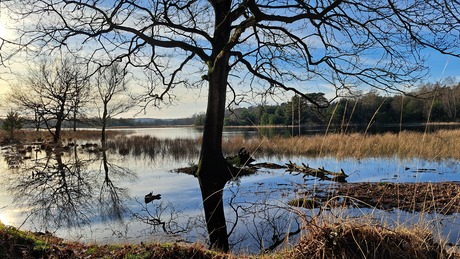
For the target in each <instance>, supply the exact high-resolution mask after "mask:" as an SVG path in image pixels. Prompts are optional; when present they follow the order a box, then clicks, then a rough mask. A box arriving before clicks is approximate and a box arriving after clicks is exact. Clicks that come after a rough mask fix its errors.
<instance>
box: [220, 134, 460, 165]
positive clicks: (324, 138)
mask: <svg viewBox="0 0 460 259" xmlns="http://www.w3.org/2000/svg"><path fill="white" fill-rule="evenodd" d="M459 139H460V130H440V131H437V132H434V133H430V134H424V133H416V132H406V131H403V132H401V133H384V134H376V135H363V134H358V133H354V134H328V135H314V136H301V137H291V138H283V137H274V138H270V139H268V138H265V137H263V138H253V139H244V138H242V137H237V138H232V139H229V140H226V141H225V142H224V148H225V153H235V152H237V151H238V150H239V149H240V148H241V147H245V148H246V149H247V150H249V151H250V152H255V153H256V154H260V155H282V156H296V155H299V156H311V157H318V156H319V157H320V156H333V157H338V158H364V157H392V156H398V157H401V158H413V157H418V158H425V159H447V158H453V159H460V141H458V140H459Z"/></svg>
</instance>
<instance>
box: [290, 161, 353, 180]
mask: <svg viewBox="0 0 460 259" xmlns="http://www.w3.org/2000/svg"><path fill="white" fill-rule="evenodd" d="M286 168H287V169H286V171H288V172H290V173H292V172H298V173H301V174H304V175H303V176H302V177H303V178H305V177H307V176H313V177H317V178H319V179H321V180H328V181H335V182H346V178H347V177H348V175H347V174H345V172H344V171H343V169H340V172H333V171H329V170H326V169H324V167H320V168H317V169H316V168H312V167H310V166H308V165H305V164H304V163H302V165H301V166H300V165H297V164H296V163H292V161H290V160H289V163H287V164H286Z"/></svg>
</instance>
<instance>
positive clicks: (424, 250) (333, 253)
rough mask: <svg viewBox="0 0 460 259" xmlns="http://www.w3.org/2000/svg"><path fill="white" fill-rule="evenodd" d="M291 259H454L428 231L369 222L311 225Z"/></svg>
mask: <svg viewBox="0 0 460 259" xmlns="http://www.w3.org/2000/svg"><path fill="white" fill-rule="evenodd" d="M305 231H306V233H304V234H303V235H302V238H301V240H300V242H299V243H298V244H297V245H295V246H294V247H293V248H292V249H290V250H288V251H287V252H286V257H289V258H343V259H348V258H350V259H351V258H382V259H387V258H405V259H409V258H453V255H452V254H450V253H448V252H447V251H446V249H445V246H444V245H443V244H440V243H438V242H436V241H435V240H434V238H433V235H432V234H431V232H430V231H429V230H428V229H427V228H423V227H420V226H414V227H404V226H401V225H400V226H397V227H388V226H382V225H380V224H375V222H373V221H372V220H370V219H366V218H364V219H363V218H359V219H358V218H355V219H350V218H346V219H344V218H334V219H327V220H322V221H321V222H316V224H309V226H307V227H306V228H305Z"/></svg>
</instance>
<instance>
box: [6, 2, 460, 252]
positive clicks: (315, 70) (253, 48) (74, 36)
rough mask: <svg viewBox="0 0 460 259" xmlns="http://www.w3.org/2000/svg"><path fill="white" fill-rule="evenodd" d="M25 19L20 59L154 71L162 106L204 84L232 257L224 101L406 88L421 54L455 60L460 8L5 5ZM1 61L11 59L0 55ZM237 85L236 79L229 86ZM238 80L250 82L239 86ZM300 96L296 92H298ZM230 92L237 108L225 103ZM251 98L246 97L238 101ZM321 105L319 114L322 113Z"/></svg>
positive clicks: (213, 224) (209, 211)
mask: <svg viewBox="0 0 460 259" xmlns="http://www.w3.org/2000/svg"><path fill="white" fill-rule="evenodd" d="M4 5H5V7H6V8H7V9H8V10H9V12H8V13H9V14H10V15H11V16H14V17H12V18H17V19H23V21H28V22H24V24H25V25H24V27H21V28H18V30H19V39H18V40H17V41H13V40H10V41H4V42H3V48H5V50H9V49H10V47H6V46H11V44H13V45H14V44H15V45H16V46H18V50H28V51H31V52H32V51H37V50H38V51H51V52H52V51H56V50H59V49H63V48H65V49H67V50H70V51H75V52H76V51H78V52H82V50H84V51H85V53H87V54H88V57H89V60H94V59H95V58H98V59H101V58H107V57H111V58H112V59H111V61H109V62H108V64H98V67H99V68H100V67H103V66H108V65H110V64H111V63H113V62H115V61H118V60H123V61H126V62H127V64H129V65H131V66H132V67H133V68H140V69H143V70H150V71H152V72H153V73H154V75H156V77H157V78H158V81H159V82H161V84H159V85H152V87H150V88H148V92H147V94H146V96H145V99H146V100H147V102H148V103H149V104H153V105H159V104H161V103H162V102H165V101H169V100H170V98H172V97H174V95H173V92H174V90H175V88H176V87H178V86H204V85H205V84H206V85H207V89H208V103H207V110H206V118H205V123H204V132H203V141H202V147H201V154H200V160H199V166H198V172H197V175H198V179H199V183H200V186H201V191H202V197H203V202H204V209H205V216H206V222H207V228H208V232H209V237H210V242H211V246H212V247H214V248H217V249H221V250H228V237H227V228H226V222H225V216H224V210H223V206H222V189H223V188H224V186H225V184H226V182H227V181H228V180H229V179H230V178H231V177H232V176H233V170H232V168H231V166H229V165H228V164H227V163H226V161H225V159H224V155H223V153H222V131H223V120H224V112H225V108H226V105H227V101H229V102H230V103H233V102H236V101H238V100H240V99H237V94H241V93H248V92H253V93H256V94H257V93H262V94H263V96H270V95H271V94H279V93H280V92H282V91H292V92H294V93H296V94H298V95H300V96H302V97H304V98H306V99H307V100H309V101H310V102H312V103H314V100H312V99H311V98H310V97H309V96H308V95H306V94H305V93H306V92H307V91H308V88H307V89H305V88H304V87H300V86H301V85H305V84H302V82H312V81H316V82H321V83H329V84H330V85H332V86H334V87H335V88H336V93H337V95H339V94H340V93H341V92H343V91H352V90H353V88H354V87H356V86H370V87H374V88H378V89H384V90H396V91H398V89H400V86H402V85H404V84H406V85H407V84H411V83H412V82H413V81H414V80H417V79H419V78H421V77H422V76H424V75H425V74H426V67H425V66H424V64H425V63H424V62H425V59H426V56H425V55H424V52H423V51H424V50H425V49H430V50H435V51H438V52H440V53H443V54H448V55H453V56H458V55H459V53H458V51H459V48H458V47H459V46H458V45H459V44H458V34H459V26H458V24H459V18H458V17H460V13H459V12H460V8H459V3H458V2H457V1H441V0H413V1H396V0H388V1H376V0H370V1H358V0H348V1H346V0H318V1H301V0H284V1H268V0H260V1H255V0H233V1H232V0H208V1H203V0H171V1H135V0H117V1H109V0H99V1H94V0H76V1H66V0H38V1H37V0H34V1H32V0H21V1H9V2H5V3H4ZM0 55H2V56H1V57H0V60H5V59H7V58H8V57H9V56H8V54H0ZM230 76H232V77H230ZM240 79H241V81H243V82H240ZM297 86H299V87H297ZM228 90H231V93H232V94H233V98H230V100H228V99H227V91H228ZM239 97H241V96H239ZM243 97H244V96H243ZM318 105H319V104H318Z"/></svg>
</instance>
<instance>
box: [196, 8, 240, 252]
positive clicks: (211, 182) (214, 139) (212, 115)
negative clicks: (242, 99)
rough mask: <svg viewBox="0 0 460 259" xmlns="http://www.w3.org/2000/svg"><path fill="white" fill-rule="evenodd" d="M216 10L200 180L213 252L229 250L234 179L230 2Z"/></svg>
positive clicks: (199, 173) (199, 167)
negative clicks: (227, 192)
mask: <svg viewBox="0 0 460 259" xmlns="http://www.w3.org/2000/svg"><path fill="white" fill-rule="evenodd" d="M211 2H212V4H213V7H214V11H215V24H219V26H217V27H216V28H215V31H214V35H213V46H212V47H213V53H212V55H211V60H210V61H209V62H208V69H209V71H208V77H207V78H208V80H209V90H208V106H207V109H206V119H205V124H204V130H203V142H202V146H201V153H200V161H199V164H198V172H197V176H198V181H199V183H200V189H201V195H202V198H203V207H204V213H205V217H206V224H207V229H208V234H209V241H210V246H211V248H212V249H216V250H221V251H224V252H226V251H228V250H229V245H228V234H227V225H226V221H225V213H224V204H223V190H224V187H225V184H226V183H227V181H228V180H230V179H231V172H230V168H228V165H227V162H226V160H225V158H224V156H223V153H222V131H223V127H224V116H225V107H226V94H227V83H228V73H229V66H228V62H229V53H228V50H226V49H225V46H226V44H227V42H228V40H229V38H230V33H231V21H230V19H228V15H229V13H230V9H231V2H232V1H230V0H219V1H211Z"/></svg>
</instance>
